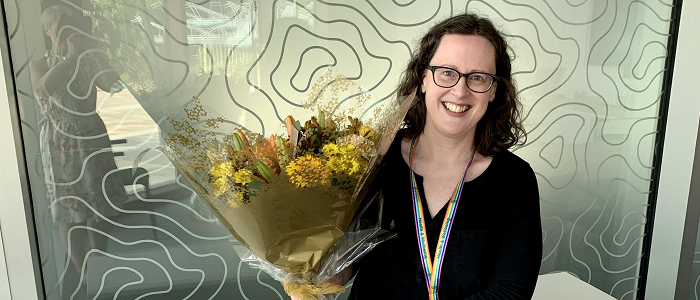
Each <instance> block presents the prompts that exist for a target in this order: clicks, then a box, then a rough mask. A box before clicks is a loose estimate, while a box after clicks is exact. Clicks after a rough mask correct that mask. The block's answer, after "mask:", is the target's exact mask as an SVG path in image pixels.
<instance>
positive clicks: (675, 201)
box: [638, 0, 700, 300]
mask: <svg viewBox="0 0 700 300" xmlns="http://www.w3.org/2000/svg"><path fill="white" fill-rule="evenodd" d="M681 5H683V9H682V10H681ZM699 10H700V2H698V1H686V2H685V3H682V1H680V0H677V1H675V3H674V16H673V20H672V22H673V23H672V25H671V26H672V28H675V29H672V30H671V34H673V36H674V37H672V38H671V39H670V40H669V47H668V51H669V52H668V54H669V58H668V59H672V60H673V62H674V63H673V64H668V63H667V65H668V66H670V67H671V68H670V69H668V72H667V73H668V76H672V78H673V84H672V85H670V83H669V82H664V91H665V92H666V93H667V94H668V95H667V96H668V97H669V98H668V100H666V101H665V102H666V103H665V104H664V105H666V114H665V115H663V114H662V115H661V116H662V117H663V118H662V120H663V121H661V122H660V128H663V131H664V134H663V135H664V136H663V139H660V140H659V142H658V147H663V149H664V150H663V152H662V153H661V155H660V156H659V157H657V160H658V163H657V164H655V166H657V168H656V169H657V170H656V172H658V175H657V176H655V177H654V178H655V179H656V181H657V183H656V187H657V189H656V192H657V193H656V196H655V198H654V201H650V205H651V206H650V211H651V218H649V219H647V226H648V228H647V234H651V228H652V227H653V232H654V233H657V234H654V235H653V236H650V237H648V238H647V240H648V242H645V245H644V246H645V247H644V248H643V251H644V253H643V255H645V256H647V257H648V265H647V266H643V268H642V270H641V272H642V274H640V275H646V278H644V277H642V280H641V281H640V293H639V294H640V295H639V297H638V299H654V300H655V299H684V300H685V299H688V292H689V281H690V278H689V277H690V273H689V272H686V270H688V268H691V267H692V255H693V249H694V247H695V235H694V234H689V232H695V230H697V226H698V217H699V216H698V215H697V212H698V210H700V203H698V201H691V199H697V197H698V195H697V193H698V187H697V185H698V184H699V183H698V179H696V178H697V177H695V178H693V177H694V176H697V175H696V174H697V173H698V172H697V171H696V172H695V173H694V172H693V162H694V160H695V159H698V157H697V156H696V155H695V153H696V150H697V149H696V146H697V142H698V140H697V139H694V137H697V136H698V133H699V131H698V124H699V122H700V99H698V95H699V94H698V90H697V87H698V85H697V83H698V82H700V73H698V72H697V70H698V69H700V60H698V58H697V53H700V39H698V36H697V28H698V27H700V22H699V21H698V19H697V18H696V15H695V14H696V12H697V11H699ZM679 14H680V16H677V15H679ZM674 30H675V31H674ZM671 41H673V43H674V44H673V45H671V44H670V43H671ZM671 46H673V48H671ZM671 51H674V52H675V53H671ZM672 55H673V57H671V56H672ZM665 79H668V80H669V81H670V78H665ZM661 123H665V126H664V127H661V125H663V124H661ZM661 161H663V164H659V163H660V162H661ZM699 163H700V162H699ZM691 178H692V179H694V180H693V182H692V184H691ZM658 233H663V234H658ZM688 249H691V250H690V251H688ZM643 262H644V261H643ZM686 264H690V265H686Z"/></svg>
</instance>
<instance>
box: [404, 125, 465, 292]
mask: <svg viewBox="0 0 700 300" xmlns="http://www.w3.org/2000/svg"><path fill="white" fill-rule="evenodd" d="M419 138H420V135H419V136H417V137H416V138H415V139H413V141H412V142H411V150H410V152H409V156H408V157H409V159H408V164H409V169H411V168H410V165H411V161H412V158H413V149H414V148H415V146H416V144H417V143H418V139H419ZM473 160H474V154H472V158H471V159H470V160H469V164H467V168H466V169H465V170H464V175H462V180H461V181H460V182H459V184H458V185H457V187H456V188H455V190H454V192H453V193H452V199H450V202H448V204H447V213H445V220H444V221H443V222H442V229H441V230H440V236H439V239H438V243H437V246H436V247H435V257H434V258H433V259H431V258H430V250H429V249H430V248H428V247H429V246H428V235H427V232H426V229H425V214H423V205H422V204H421V199H420V194H419V193H418V185H417V183H416V177H415V173H413V170H412V169H411V170H410V172H411V191H412V193H411V195H412V196H413V216H414V218H415V221H416V235H417V236H418V248H419V249H420V255H421V262H422V263H423V274H424V275H425V281H426V283H427V285H428V294H429V296H428V299H429V300H437V299H438V287H439V286H440V270H441V269H442V262H443V260H444V258H445V250H446V249H447V240H448V239H449V237H450V230H452V221H453V220H454V216H455V213H456V212H457V204H459V198H460V196H461V195H462V187H463V185H464V179H465V178H466V177H467V170H469V166H471V164H472V161H473Z"/></svg>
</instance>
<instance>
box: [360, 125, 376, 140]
mask: <svg viewBox="0 0 700 300" xmlns="http://www.w3.org/2000/svg"><path fill="white" fill-rule="evenodd" d="M360 136H361V137H363V138H366V139H368V140H372V141H374V138H375V132H374V129H372V127H369V126H367V125H362V127H360Z"/></svg>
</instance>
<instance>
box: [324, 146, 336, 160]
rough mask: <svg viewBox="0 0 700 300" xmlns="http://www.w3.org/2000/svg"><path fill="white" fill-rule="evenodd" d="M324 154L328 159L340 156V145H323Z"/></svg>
mask: <svg viewBox="0 0 700 300" xmlns="http://www.w3.org/2000/svg"><path fill="white" fill-rule="evenodd" d="M323 154H324V155H325V156H327V157H330V156H331V155H333V154H338V145H336V144H333V143H330V144H325V145H323Z"/></svg>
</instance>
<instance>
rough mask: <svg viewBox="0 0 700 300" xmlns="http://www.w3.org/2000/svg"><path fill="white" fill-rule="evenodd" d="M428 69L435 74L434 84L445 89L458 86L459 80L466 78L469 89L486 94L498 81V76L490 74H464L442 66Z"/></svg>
mask: <svg viewBox="0 0 700 300" xmlns="http://www.w3.org/2000/svg"><path fill="white" fill-rule="evenodd" d="M428 69H430V71H432V72H433V82H435V84H436V85H437V86H439V87H443V88H451V87H453V86H455V85H457V83H458V82H459V80H460V79H461V78H462V77H464V78H466V80H467V88H469V89H470V90H472V91H473V92H475V93H486V92H488V91H489V90H490V89H491V87H492V86H493V83H494V82H496V81H498V76H496V75H493V74H489V73H482V72H474V73H469V74H463V73H460V72H459V71H457V70H455V69H452V68H448V67H441V66H428Z"/></svg>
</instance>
